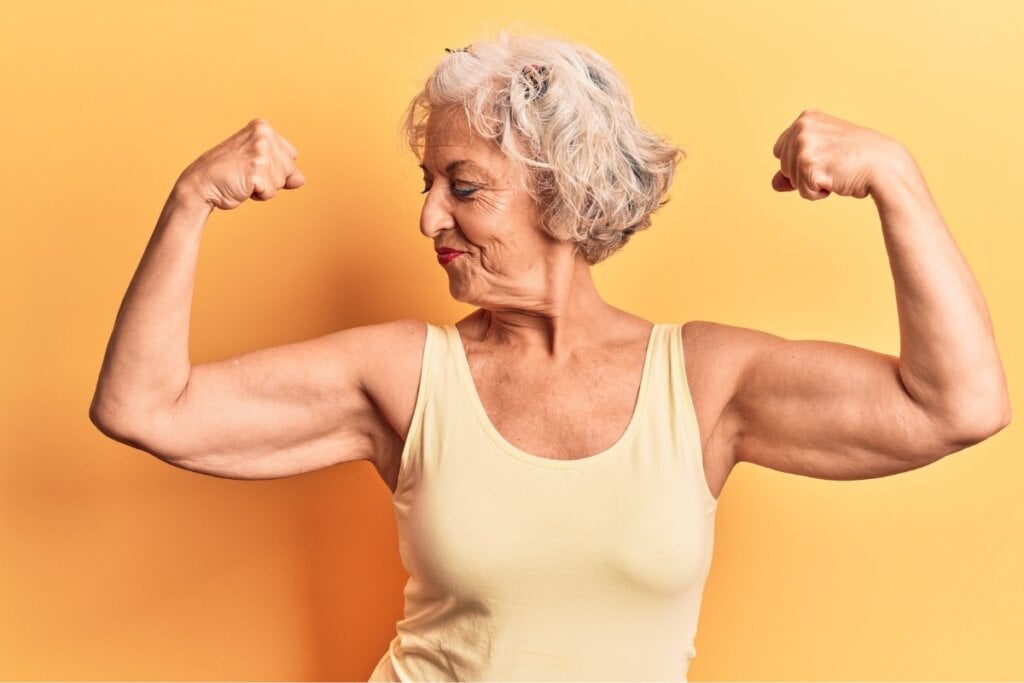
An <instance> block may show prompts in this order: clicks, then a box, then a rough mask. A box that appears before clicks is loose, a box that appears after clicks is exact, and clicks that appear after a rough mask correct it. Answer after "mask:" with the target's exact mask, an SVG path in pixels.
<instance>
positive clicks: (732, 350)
mask: <svg viewBox="0 0 1024 683" xmlns="http://www.w3.org/2000/svg"><path fill="white" fill-rule="evenodd" d="M774 153H775V156H776V157H778V158H779V161H780V170H779V171H778V172H777V173H776V174H775V177H774V178H772V187H774V188H775V189H776V190H778V191H779V192H787V191H792V190H799V191H800V196H802V197H804V198H805V199H809V200H817V199H823V198H824V197H827V196H829V195H830V194H832V193H835V194H839V195H845V196H853V197H858V198H861V199H863V198H865V197H868V196H871V198H872V199H873V200H874V201H875V204H876V206H877V208H878V212H879V215H880V216H881V219H882V232H883V234H884V238H885V246H886V249H887V250H888V253H889V264H890V267H891V269H892V275H893V281H894V283H895V287H896V306H897V311H898V313H899V329H900V355H899V357H898V358H897V357H896V356H892V355H889V354H884V353H879V352H877V351H872V350H869V349H864V348H860V347H856V346H851V345H849V344H842V343H837V342H828V341H816V340H790V339H785V338H782V337H778V336H776V335H772V334H768V333H766V332H761V331H758V330H750V329H746V328H740V327H734V326H730V325H721V324H718V323H709V322H703V321H699V322H696V323H690V324H691V325H694V324H695V325H699V327H700V330H701V331H700V335H699V336H703V337H704V338H705V339H706V340H708V341H707V343H709V344H711V345H713V346H716V347H717V350H718V351H717V352H718V355H719V357H728V358H730V359H732V361H733V362H730V363H727V364H726V367H728V368H730V370H729V372H730V373H732V374H730V375H729V376H728V377H726V378H725V379H724V380H723V381H725V382H727V383H728V384H729V385H731V386H732V387H733V388H732V389H731V391H732V395H731V396H730V398H729V400H728V402H727V404H726V407H725V409H723V413H722V415H721V416H720V417H719V422H718V425H717V426H716V429H720V430H721V432H722V433H723V434H725V435H727V436H726V437H725V438H727V439H728V440H729V443H730V444H731V453H730V456H731V458H732V459H733V461H734V462H740V461H744V462H751V463H754V464H757V465H762V466H765V467H769V468H771V469H775V470H779V471H782V472H792V473H794V474H801V475H805V476H810V477H817V478H822V479H867V478H873V477H881V476H887V475H891V474H896V473H899V472H905V471H907V470H908V469H914V468H916V467H921V466H923V465H927V464H928V463H931V462H934V461H935V460H937V459H939V458H942V457H944V456H946V455H948V454H950V453H955V452H957V451H959V450H962V449H963V448H966V447H968V446H970V445H973V444H976V443H978V442H980V441H983V440H985V439H987V438H988V437H990V436H992V435H993V434H995V433H996V432H998V431H999V430H1001V429H1002V428H1003V427H1005V426H1006V425H1007V424H1008V423H1009V421H1010V400H1009V392H1008V391H1007V386H1006V377H1005V376H1004V374H1003V367H1002V363H1001V362H1000V360H999V353H998V351H997V350H996V344H995V338H994V335H993V333H992V322H991V320H990V319H989V315H988V310H987V308H986V305H985V300H984V298H983V297H982V294H981V290H980V288H979V287H978V284H977V282H975V280H974V277H973V276H972V275H971V271H970V268H969V267H968V266H967V263H966V261H965V260H964V258H963V255H962V254H961V253H960V250H959V249H958V248H957V245H956V243H955V242H954V241H953V237H952V235H951V234H950V233H949V230H948V229H947V227H946V224H945V223H944V222H943V220H942V216H941V215H940V214H939V210H938V208H937V207H936V205H935V202H934V201H933V200H932V197H931V195H930V193H929V191H928V187H927V185H926V184H925V181H924V178H923V176H922V174H921V171H920V169H919V168H918V167H917V163H916V162H915V161H914V159H913V157H912V156H911V155H910V153H909V151H907V150H906V149H905V148H904V147H903V145H901V144H900V143H898V142H896V141H895V140H893V139H892V138H889V137H887V136H885V135H883V134H881V133H879V132H878V131H874V130H871V129H869V128H863V127H860V126H856V125H854V124H852V123H849V122H847V121H843V120H842V119H837V118H835V117H832V116H829V115H828V114H825V113H823V112H819V111H814V110H808V111H805V112H803V113H802V114H801V115H800V117H799V118H798V119H797V120H796V121H795V122H794V123H793V124H792V125H791V126H789V127H788V128H787V129H786V130H785V131H784V132H783V133H782V135H781V136H779V139H778V141H777V142H776V143H775V150H774Z"/></svg>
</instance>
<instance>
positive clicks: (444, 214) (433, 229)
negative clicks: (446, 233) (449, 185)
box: [420, 182, 455, 239]
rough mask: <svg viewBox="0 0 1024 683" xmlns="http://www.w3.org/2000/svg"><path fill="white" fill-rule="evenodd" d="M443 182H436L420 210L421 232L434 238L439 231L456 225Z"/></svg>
mask: <svg viewBox="0 0 1024 683" xmlns="http://www.w3.org/2000/svg"><path fill="white" fill-rule="evenodd" d="M441 185H442V183H438V182H435V183H434V184H433V186H432V187H431V188H430V190H429V191H428V192H427V197H426V199H424V200H423V209H422V210H421V211H420V232H421V233H423V234H424V235H425V236H426V237H429V238H430V239H434V237H435V236H436V235H437V233H438V232H440V231H441V230H447V229H449V228H454V227H455V216H453V215H452V211H451V205H450V204H449V203H448V200H447V199H446V198H445V195H444V188H443V187H441Z"/></svg>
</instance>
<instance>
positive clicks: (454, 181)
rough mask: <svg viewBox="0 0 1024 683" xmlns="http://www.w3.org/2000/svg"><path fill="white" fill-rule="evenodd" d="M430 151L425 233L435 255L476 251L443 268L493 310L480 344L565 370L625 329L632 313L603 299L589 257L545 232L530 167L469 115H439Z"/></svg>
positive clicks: (474, 300)
mask: <svg viewBox="0 0 1024 683" xmlns="http://www.w3.org/2000/svg"><path fill="white" fill-rule="evenodd" d="M425 143H426V144H425V147H424V153H423V160H422V161H423V163H422V164H421V167H422V168H423V169H424V182H425V183H426V198H425V200H424V203H423V209H422V212H421V214H420V231H421V232H422V233H423V235H425V236H426V237H429V238H430V239H431V240H432V241H433V242H434V246H435V247H449V248H452V249H459V250H461V251H465V252H467V253H465V254H463V255H462V256H460V257H458V258H457V259H455V260H454V261H452V262H451V263H449V264H447V265H444V266H440V267H443V268H444V269H445V270H446V272H447V274H448V278H449V291H450V292H451V295H452V297H454V298H455V299H456V300H458V301H463V302H466V303H470V304H473V305H476V306H479V307H480V308H482V309H484V310H483V311H481V312H480V325H479V326H474V327H473V330H472V332H471V334H470V337H471V338H472V340H473V341H476V342H480V343H481V344H483V345H486V346H493V345H509V346H511V347H514V348H515V352H516V353H518V354H521V355H520V356H519V357H528V356H530V355H534V356H536V357H537V358H538V359H539V360H543V361H545V362H546V363H548V365H551V364H552V361H554V364H555V365H560V364H561V363H563V362H566V363H568V362H569V361H570V360H571V359H572V358H573V357H577V358H578V357H579V355H580V354H583V353H585V349H587V348H592V347H593V346H594V344H595V341H597V340H601V339H602V338H603V337H605V336H607V332H605V334H604V335H602V333H601V331H602V330H605V331H607V330H608V329H613V328H614V326H615V324H616V323H620V324H621V320H622V315H623V312H622V311H619V310H618V309H615V308H614V307H612V306H610V305H608V304H607V303H605V302H604V301H603V300H601V298H600V296H599V295H598V293H597V290H596V288H595V286H594V283H593V280H592V278H591V273H590V266H589V264H587V262H586V260H585V259H584V258H583V256H582V255H578V254H575V253H574V250H573V245H572V244H571V243H570V242H566V241H560V240H556V239H554V238H552V237H550V236H549V235H548V234H547V233H545V232H544V231H543V230H542V229H541V228H540V209H539V207H538V206H537V205H536V203H535V202H534V200H533V198H532V197H530V195H529V193H528V192H527V191H526V189H525V185H524V183H523V180H524V179H525V177H526V176H525V174H526V172H527V171H526V169H525V167H524V166H523V165H522V164H519V163H516V162H514V161H512V160H511V159H509V158H508V157H506V156H505V155H504V154H503V153H502V152H501V151H500V150H499V149H498V148H497V146H496V145H494V144H493V143H490V142H488V141H486V140H484V139H483V138H481V137H480V136H478V135H472V134H471V133H470V130H469V127H468V125H467V124H466V121H465V119H464V118H463V117H461V116H452V115H445V114H444V113H435V114H434V115H432V116H431V118H430V120H429V122H428V125H427V135H426V141H425ZM442 169H443V170H442ZM471 188H477V189H476V190H475V191H474V192H473V193H472V194H471V195H469V196H468V197H460V196H458V195H457V194H456V193H457V191H465V190H469V189H471ZM464 331H465V330H464ZM523 354H525V356H524V355H523Z"/></svg>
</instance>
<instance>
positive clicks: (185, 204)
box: [167, 177, 214, 219]
mask: <svg viewBox="0 0 1024 683" xmlns="http://www.w3.org/2000/svg"><path fill="white" fill-rule="evenodd" d="M167 203H168V204H170V205H173V207H174V208H175V209H181V210H183V211H185V212H187V213H190V214H195V215H199V216H202V217H203V218H204V219H205V218H207V217H208V216H209V215H210V214H211V213H213V209H214V206H213V204H211V203H210V202H208V201H207V200H206V198H204V197H203V195H202V193H200V192H199V190H198V189H196V188H195V187H194V186H193V185H192V183H191V182H189V180H188V179H187V178H184V177H182V178H179V179H178V181H177V182H176V183H174V187H173V188H171V193H170V195H169V196H168V198H167Z"/></svg>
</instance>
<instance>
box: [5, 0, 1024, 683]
mask: <svg viewBox="0 0 1024 683" xmlns="http://www.w3.org/2000/svg"><path fill="white" fill-rule="evenodd" d="M512 7H514V9H512ZM3 17H4V18H3V21H0V98H2V100H3V106H2V107H0V131H2V139H3V147H2V154H0V165H2V166H0V167H2V177H0V188H2V189H0V193H2V197H3V200H2V202H0V229H2V242H0V285H2V288H3V297H2V299H0V306H2V309H0V314H2V319H3V321H4V333H3V334H2V335H0V357H2V358H3V367H2V368H0V370H2V372H3V381H2V382H0V400H2V406H0V408H2V412H0V415H2V420H3V422H2V425H0V427H2V432H0V439H2V440H0V448H2V459H0V464H2V469H0V558H2V561H0V677H2V678H16V679H73V678H78V679H82V678H84V679H94V680H95V679H139V678H144V679H177V680H187V679H226V680H234V679H299V680H311V679H349V680H360V679H361V680H365V679H366V676H367V675H368V674H369V673H370V670H371V668H372V667H373V665H374V664H375V663H376V661H377V660H378V659H379V657H380V656H381V654H382V653H383V651H384V648H385V647H386V645H387V643H388V642H389V640H390V639H391V637H392V636H393V635H394V624H395V621H396V620H397V619H398V618H400V617H401V609H402V603H401V590H402V586H403V584H404V581H405V578H406V576H405V574H404V572H403V569H402V566H401V564H400V561H399V557H398V551H397V538H396V535H395V526H394V518H393V517H392V510H391V501H390V496H389V491H388V490H387V488H386V487H385V486H384V485H383V483H382V482H381V481H380V480H379V479H378V478H377V475H376V473H375V471H374V470H373V468H372V466H371V465H370V464H369V463H367V462H358V463H351V464H348V465H343V466H337V467H334V468H329V469H327V470H322V471H319V472H315V473H310V474H306V475H302V476H299V477H294V478H288V479H281V480H275V481H253V482H244V481H234V480H224V479H217V478H214V477H209V476H204V475H200V474H195V473H191V472H187V471H184V470H179V469H176V468H174V467H171V466H169V465H167V464H165V463H162V462H160V461H158V460H156V459H155V458H152V457H150V456H149V455H147V454H145V453H143V452H141V451H136V450H133V449H132V448H130V447H128V446H125V445H122V444H119V443H117V442H114V441H112V440H110V439H107V438H106V437H104V436H103V435H102V434H100V433H99V432H98V431H97V430H96V428H95V427H93V426H92V424H91V423H90V422H89V419H88V415H87V413H88V407H89V401H90V399H91V396H92V392H93V389H94V387H95V382H96V376H97V373H98V371H99V368H100V362H101V360H102V357H103V351H104V348H105V346H106V343H107V339H108V336H109V334H110V331H111V326H112V324H113V321H114V316H115V314H116V312H117V308H118V305H119V303H120V300H121V297H122V296H123V294H124V291H125V289H126V288H127V286H128V283H129V280H130V279H131V276H132V273H133V272H134V270H135V267H136V266H137V264H138V260H139V258H140V256H141V255H142V252H143V249H144V248H145V245H146V242H147V240H148V238H149V235H150V232H151V231H152V228H153V226H154V224H155V221H156V218H157V216H158V215H159V212H160V208H161V206H162V205H163V202H164V199H165V198H166V195H167V192H168V191H169V189H170V187H171V185H172V183H173V182H174V180H175V179H176V178H177V176H178V174H179V173H180V172H181V171H182V170H183V169H184V168H185V166H187V165H188V164H189V163H190V162H191V161H192V160H193V159H195V158H196V157H197V156H198V155H199V154H201V153H202V152H203V151H205V150H206V149H208V148H210V147H212V146H213V145H215V144H216V143H218V142H220V141H221V140H223V139H224V138H226V137H228V136H229V135H230V134H232V133H233V132H235V131H236V130H238V129H239V128H241V127H242V126H244V125H245V124H246V123H247V122H248V121H249V120H250V119H252V118H254V117H256V116H261V117H264V118H266V119H268V120H269V121H270V122H271V123H272V124H273V125H274V126H275V128H276V129H277V130H278V131H279V132H281V133H282V134H283V135H284V136H285V137H287V138H288V139H290V140H291V141H292V142H293V143H294V144H295V145H296V146H297V147H298V149H299V160H298V161H299V167H300V168H301V169H302V171H303V172H304V173H305V175H306V177H307V179H308V182H307V184H306V186H305V187H303V188H301V189H299V190H295V191H283V192H282V193H280V194H279V195H278V196H277V197H276V198H275V199H273V200H271V201H269V202H266V203H263V202H246V203H244V204H243V205H242V206H241V207H239V208H238V209H236V210H234V211H230V212H222V211H217V212H215V213H214V215H213V216H212V218H211V221H210V223H209V225H208V227H207V231H206V233H205V235H204V238H203V244H202V251H201V254H200V261H199V266H198V274H197V281H196V293H195V302H194V307H193V315H192V337H191V354H192V361H193V363H199V362H205V361H209V360H214V359H220V358H224V357H227V356H230V355H235V354H239V353H242V352H245V351H249V350H252V349H256V348H261V347H265V346H274V345H278V344H282V343H287V342H291V341H297V340H301V339H308V338H311V337H314V336H318V335H321V334H325V333H327V332H330V331H333V330H337V329H340V328H346V327H351V326H355V325H363V324H368V323H372V322H379V321H384V320H391V319H396V318H403V317H412V318H418V319H420V320H425V321H430V322H434V323H437V324H443V323H448V322H453V321H455V320H457V319H458V318H460V317H462V316H463V315H465V314H466V313H468V312H469V310H471V309H470V308H469V307H467V306H466V305H464V304H461V303H459V302H456V301H453V300H451V299H450V297H449V295H448V291H447V280H446V276H445V273H444V270H443V269H442V268H440V267H439V266H438V265H437V262H436V260H435V258H434V254H433V252H432V250H431V243H430V242H429V241H428V240H426V239H424V237H423V236H422V235H421V234H420V233H419V231H418V229H417V220H418V208H419V203H420V200H421V196H420V195H419V194H418V192H419V190H420V189H421V182H420V174H419V171H418V169H417V168H416V164H415V161H414V160H413V158H412V157H411V155H409V154H408V153H407V152H405V151H403V150H402V148H401V147H400V145H399V142H398V141H397V138H396V134H395V131H396V124H397V121H398V118H399V115H400V114H401V111H402V109H403V108H404V106H405V104H406V102H407V100H408V99H409V97H411V95H412V94H413V93H414V91H415V90H416V88H417V86H418V85H419V83H420V82H421V81H422V79H423V78H424V77H425V76H426V74H427V73H428V71H429V69H430V68H431V66H432V65H433V63H434V62H435V61H436V60H437V59H438V58H439V57H440V56H441V55H442V54H443V49H444V48H445V47H460V46H463V45H465V44H467V43H471V42H472V41H473V40H474V39H475V38H476V37H477V36H478V35H480V33H481V32H482V31H485V30H488V29H494V28H498V27H501V26H504V25H506V24H508V23H509V22H525V25H527V26H531V25H534V26H536V25H539V26H544V27H547V28H549V29H551V30H553V31H556V32H558V33H559V34H561V35H562V36H564V37H566V38H569V39H571V40H575V41H579V42H582V43H584V44H586V45H589V46H591V47H593V48H594V49H596V50H597V51H598V52H600V53H602V54H603V55H605V56H606V57H607V58H608V59H609V60H610V61H611V62H612V63H613V64H614V65H616V66H617V67H618V68H619V69H620V70H621V71H622V73H623V74H624V76H625V78H626V79H627V81H628V82H629V83H630V84H631V87H632V90H633V94H634V98H635V101H636V106H637V109H638V112H639V114H640V116H641V118H642V119H643V120H644V121H645V122H647V123H648V124H649V125H650V127H652V128H653V129H655V130H657V131H659V132H661V133H663V134H665V135H667V136H669V137H670V138H671V139H673V140H674V141H676V142H677V143H679V144H681V145H682V146H683V147H684V148H685V149H686V151H687V152H688V154H689V158H688V159H687V160H685V161H684V162H683V163H682V165H681V167H680V169H679V174H678V176H677V180H676V183H675V186H674V191H673V192H672V197H673V199H672V201H671V202H670V204H669V205H668V206H666V207H665V208H664V209H663V210H662V211H661V212H660V213H659V214H657V216H656V219H655V223H654V226H653V227H652V228H651V229H650V230H648V231H645V232H643V233H641V234H639V235H637V237H635V238H634V239H633V241H632V242H631V243H630V245H629V246H628V247H627V248H626V249H625V250H624V251H622V252H621V253H619V254H617V255H615V256H613V257H612V259H611V260H609V261H608V262H606V263H604V264H601V265H599V266H597V267H596V268H595V278H596V280H597V283H598V287H599V289H600V291H601V292H602V293H603V294H604V296H605V297H606V299H607V300H608V301H609V302H611V303H613V304H614V305H616V306H619V307H621V308H625V309H627V310H630V311H633V312H635V313H637V314H639V315H642V316H645V317H647V318H648V319H650V320H653V321H662V322H682V321H685V320H690V319H694V318H697V319H705V320H715V321H718V322H724V323H729V324H733V325H742V326H747V327H752V328H756V329H761V330H765V331H769V332H772V333H774V334H779V335H782V336H785V337H788V338H792V339H799V338H805V339H826V340H834V341H842V342H846V343H850V344H856V345H860V346H864V347H867V348H871V349H874V350H878V351H882V352H886V353H894V354H895V353H898V350H899V338H898V328H897V318H896V308H895V301H894V298H893V288H892V278H891V274H890V272H889V266H888V261H887V258H886V253H885V250H884V244H883V241H882V236H881V232H880V230H879V222H878V217H877V213H876V210H875V207H874V204H873V203H872V201H871V200H870V199H865V200H857V199H854V198H852V197H838V196H832V197H829V198H827V199H825V200H823V201H818V202H810V201H807V200H804V199H802V198H801V197H800V196H799V195H798V194H797V193H796V192H792V193H786V194H780V193H777V192H775V191H773V190H772V189H771V184H770V182H771V178H772V175H773V174H774V173H775V171H776V170H777V168H778V166H777V164H778V162H777V160H776V159H775V158H774V157H773V156H772V147H773V145H774V143H775V140H776V138H777V137H778V135H779V134H780V133H781V132H782V130H784V129H785V128H786V127H787V126H788V125H789V124H790V123H792V121H793V120H794V119H795V118H796V117H797V116H798V115H799V114H800V112H801V111H802V110H804V109H806V108H817V109H821V110H823V111H825V112H827V113H830V114H833V115H835V116H839V117H841V118H844V119H846V120H849V121H852V122H855V123H858V124H861V125H865V126H868V127H871V128H874V129H876V130H881V131H883V132H885V133H886V134H888V135H890V136H892V137H894V138H896V139H898V140H900V141H901V142H902V143H904V144H905V145H906V146H907V147H908V148H909V149H910V150H911V152H912V153H913V154H914V155H915V157H916V158H917V160H918V162H919V164H920V165H921V167H922V169H923V170H924V173H925V176H926V179H927V180H928V182H929V185H930V187H931V190H932V193H933V195H934V196H935V198H936V200H937V202H938V204H939V206H940V209H941V210H942V212H943V215H944V217H945V218H946V221H947V223H948V224H949V226H950V229H951V231H952V232H953V234H954V236H955V238H956V240H957V243H958V244H959V245H960V247H961V249H962V250H963V252H964V254H965V255H966V257H967V259H968V262H969V263H970V265H971V267H972V269H973V271H974V273H975V274H976V276H977V278H978V281H979V282H980V284H981V287H982V290H983V292H984V294H985V296H986V298H987V301H988V304H989V307H990V310H991V313H992V318H993V321H994V324H995V329H996V334H997V339H998V344H999V348H1000V350H1001V352H1002V357H1003V360H1004V363H1005V367H1006V370H1007V375H1008V377H1009V380H1010V388H1011V391H1012V392H1013V403H1014V405H1015V406H1016V407H1017V409H1018V413H1020V411H1021V410H1024V408H1022V407H1021V406H1024V396H1022V395H1021V392H1020V390H1019V387H1020V385H1021V379H1022V377H1021V372H1022V371H1024V369H1022V368H1021V361H1022V355H1021V347H1022V344H1021V341H1022V339H1021V335H1022V332H1024V330H1022V326H1021V323H1022V316H1021V307H1020V299H1019V296H1020V294H1021V292H1022V284H1024V283H1022V277H1021V267H1020V253H1021V246H1022V239H1021V236H1020V230H1021V226H1022V224H1024V223H1022V220H1021V219H1022V212H1021V208H1020V207H1021V186H1022V183H1024V173H1022V172H1021V170H1020V168H1021V159H1022V158H1024V133H1022V126H1021V121H1022V119H1024V117H1022V106H1021V104H1022V93H1024V89H1022V73H1024V41H1021V40H1020V27H1021V26H1022V25H1024V4H1021V3H1016V2H1009V1H1007V2H982V3H970V4H968V3H946V2H923V1H922V2H905V1H904V2H893V1H892V0H885V1H880V0H872V1H871V2H863V1H860V2H829V3H821V2H817V1H815V2H785V3H782V2H774V1H772V2H731V3H716V2H702V3H696V2H647V3H628V4H626V3H622V4H617V3H612V2H595V1H594V0H587V1H578V2H552V1H551V0H541V1H536V0H520V1H518V2H516V3H514V4H512V3H509V4H505V3H497V2H490V1H484V0H481V1H476V2H470V3H416V4H409V5H404V4H395V3H389V2H383V1H381V0H375V1H374V2H361V3H355V2H344V3H342V2H334V3H331V2H306V3H298V4H295V5H289V4H287V3H283V2H274V3H270V2H252V1H247V2H216V3H207V2H197V1H191V2H173V3H172V2H161V3H148V2H147V3H135V2H123V3H115V2H107V3H103V4H100V5H98V6H93V5H92V4H90V3H66V2H56V1H53V0H51V1H48V2H24V3H13V2H8V3H5V5H4V7H3ZM949 332H950V334H951V335H955V334H956V330H955V329H952V330H950V331H949ZM1020 420H1021V418H1020V417H1018V418H1016V421H1017V423H1019V422H1020ZM1021 433H1022V432H1021V430H1020V428H1019V424H1013V425H1011V426H1010V427H1009V428H1008V429H1006V430H1004V431H1002V432H1000V433H999V434H997V435H996V436H995V437H993V438H992V439H990V440H988V441H986V442H984V443H982V444H979V445H977V446H975V447H973V448H970V449H968V450H966V451H962V452H960V453H957V454H955V455H952V456H950V457H947V458H945V459H943V460H942V461H939V462H938V463H936V464H934V465H932V466H930V467H927V468H924V469H920V470H915V471H911V472H908V473H905V474H902V475H898V476H894V477H887V478H882V479H876V480H866V481H847V482H842V481H823V480H816V479H811V478H806V477H796V476H793V475H787V474H783V473H780V472H775V471H772V470H768V469H765V468H760V467H757V466H755V465H750V464H742V465H740V466H738V467H737V468H736V469H735V470H734V471H733V473H732V476H731V477H730V479H729V482H728V484H727V485H726V487H725V490H724V492H723V494H722V496H721V499H720V502H719V512H718V522H717V537H716V543H715V556H714V562H713V565H712V570H711V575H710V577H709V580H708V584H707V591H706V594H705V598H704V603H703V609H702V614H701V622H700V630H699V635H698V638H697V641H696V646H697V650H698V656H697V658H696V660H695V661H694V663H693V665H692V666H691V669H690V678H691V680H702V679H706V680H738V679H739V680H755V679H762V680H778V679H792V680H826V679H827V680H835V679H842V680H872V679H878V678H884V679H888V680H920V679H932V680H956V679H992V680H1006V679H1014V678H1016V679H1022V678H1024V657H1022V656H1021V650H1020V645H1021V642H1022V633H1024V588H1022V577H1024V534H1022V521H1024V514H1022V510H1024V504H1022V499H1024V495H1022V491H1024V487H1022V481H1024V477H1022V475H1024V460H1022V457H1021V440H1022V439H1021ZM595 599H599V596H596V597H595Z"/></svg>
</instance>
